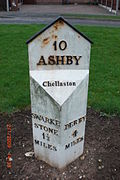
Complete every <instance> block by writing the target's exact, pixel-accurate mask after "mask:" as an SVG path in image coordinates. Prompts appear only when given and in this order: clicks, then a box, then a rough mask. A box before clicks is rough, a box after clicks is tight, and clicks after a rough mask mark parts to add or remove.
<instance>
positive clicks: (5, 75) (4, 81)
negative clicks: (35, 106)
mask: <svg viewBox="0 0 120 180" xmlns="http://www.w3.org/2000/svg"><path fill="white" fill-rule="evenodd" d="M43 27H44V25H0V111H1V112H13V111H15V110H18V109H22V108H24V107H26V106H29V105H30V93H29V71H28V55H27V45H26V40H27V39H29V37H31V36H32V35H34V33H36V32H37V31H39V30H40V29H41V28H43ZM76 27H77V28H78V29H79V30H80V31H81V32H83V33H84V34H86V35H87V36H88V37H89V38H90V39H91V40H92V41H93V42H94V44H93V45H92V53H91V65H90V84H89V98H88V105H89V106H91V107H92V108H94V109H96V110H99V111H102V112H105V113H108V114H119V115H120V28H105V27H88V26H79V25H77V26H76Z"/></svg>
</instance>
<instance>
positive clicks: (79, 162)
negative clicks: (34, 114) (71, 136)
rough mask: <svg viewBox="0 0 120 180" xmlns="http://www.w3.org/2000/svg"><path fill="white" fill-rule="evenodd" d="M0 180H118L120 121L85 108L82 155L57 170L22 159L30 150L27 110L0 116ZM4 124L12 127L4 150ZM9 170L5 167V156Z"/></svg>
mask: <svg viewBox="0 0 120 180" xmlns="http://www.w3.org/2000/svg"><path fill="white" fill-rule="evenodd" d="M0 122H1V124H0V134H1V137H2V138H1V139H0V152H2V156H0V179H5V180H8V179H12V180H13V179H17V180H26V179H29V180H38V179H40V180H47V179H49V180H64V179H67V180H77V179H85V180H119V179H120V152H119V150H120V143H119V141H120V128H119V126H120V118H119V117H116V116H114V117H113V116H112V117H106V116H104V114H103V113H98V112H95V111H94V110H92V109H88V113H87V124H86V135H85V147H84V154H83V155H82V156H81V157H79V158H78V159H76V160H75V161H74V162H73V163H71V164H69V165H68V166H67V167H66V168H65V169H63V170H61V171H59V170H57V169H56V168H53V167H51V166H49V165H48V164H46V163H45V162H43V161H39V160H37V159H36V158H35V157H34V156H33V157H25V153H26V152H29V151H33V143H32V124H31V115H30V110H29V109H26V110H23V111H19V112H16V113H12V114H9V115H8V114H6V113H4V114H3V113H1V114H0ZM7 125H11V139H12V147H10V149H8V147H7V135H8V134H7V131H8V129H7ZM8 152H10V154H11V158H12V159H11V160H12V161H11V162H12V165H11V168H7V164H6V162H7V158H6V157H7V154H8Z"/></svg>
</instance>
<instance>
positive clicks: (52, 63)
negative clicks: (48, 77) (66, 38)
mask: <svg viewBox="0 0 120 180" xmlns="http://www.w3.org/2000/svg"><path fill="white" fill-rule="evenodd" d="M48 64H49V65H54V64H55V59H54V56H49V57H48Z"/></svg>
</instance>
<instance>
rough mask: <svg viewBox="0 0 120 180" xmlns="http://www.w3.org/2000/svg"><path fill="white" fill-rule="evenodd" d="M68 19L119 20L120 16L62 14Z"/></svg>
mask: <svg viewBox="0 0 120 180" xmlns="http://www.w3.org/2000/svg"><path fill="white" fill-rule="evenodd" d="M61 15H62V16H64V17H66V18H75V19H91V20H93V19H94V20H95V19H96V20H114V21H115V20H119V21H120V16H119V15H90V14H67V13H66V14H61Z"/></svg>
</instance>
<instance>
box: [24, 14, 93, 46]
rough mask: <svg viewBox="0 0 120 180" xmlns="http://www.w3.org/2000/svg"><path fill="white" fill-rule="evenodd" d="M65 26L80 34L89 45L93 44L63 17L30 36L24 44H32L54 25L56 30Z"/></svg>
mask: <svg viewBox="0 0 120 180" xmlns="http://www.w3.org/2000/svg"><path fill="white" fill-rule="evenodd" d="M64 23H65V24H67V25H68V26H69V27H71V28H72V29H73V30H74V31H75V32H77V33H78V34H80V35H81V36H82V37H83V38H85V39H86V40H87V41H88V42H89V43H91V44H92V43H93V42H92V41H91V40H90V39H89V38H88V37H87V36H85V35H84V34H83V33H81V32H80V31H78V30H77V29H76V28H75V27H74V26H72V25H71V24H70V23H68V22H67V21H66V20H65V19H64V18H63V17H61V16H60V17H58V18H57V19H56V20H55V21H53V22H52V23H51V24H49V25H48V26H46V27H45V28H43V29H42V30H41V31H39V32H38V33H36V34H35V35H34V36H32V37H31V38H30V39H29V40H28V41H27V42H26V43H27V44H29V43H30V42H32V41H33V40H34V39H36V38H37V36H39V35H41V34H42V33H43V32H45V31H46V30H47V29H49V28H50V27H51V26H53V25H54V24H56V29H58V28H59V27H60V26H63V25H64Z"/></svg>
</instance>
